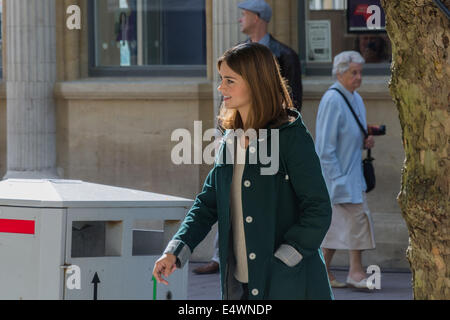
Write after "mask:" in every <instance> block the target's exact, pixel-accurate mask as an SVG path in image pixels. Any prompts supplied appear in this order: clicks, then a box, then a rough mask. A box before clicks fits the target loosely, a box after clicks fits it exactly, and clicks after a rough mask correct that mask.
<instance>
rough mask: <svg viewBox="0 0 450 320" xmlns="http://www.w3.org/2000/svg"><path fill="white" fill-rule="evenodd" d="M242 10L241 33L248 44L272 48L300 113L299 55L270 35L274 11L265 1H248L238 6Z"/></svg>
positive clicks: (300, 81)
mask: <svg viewBox="0 0 450 320" xmlns="http://www.w3.org/2000/svg"><path fill="white" fill-rule="evenodd" d="M238 8H240V9H242V16H241V18H240V19H239V24H240V26H241V32H243V33H245V34H246V35H248V37H249V38H248V39H247V42H258V43H260V44H263V45H265V46H267V47H269V48H270V50H271V51H272V53H273V54H274V55H275V56H276V57H277V59H278V63H279V64H280V69H281V75H282V76H283V77H284V78H285V79H286V80H287V81H288V85H289V87H290V88H291V90H292V92H291V98H292V100H293V102H294V106H295V107H296V108H297V110H298V111H301V107H302V93H303V92H302V91H303V88H302V77H301V75H302V71H301V66H300V59H299V57H298V55H297V53H296V52H295V51H294V50H292V49H291V48H289V47H288V46H286V45H284V44H282V43H281V42H279V41H277V40H276V39H275V38H274V37H273V36H272V35H271V34H269V33H268V24H269V22H270V19H271V18H272V9H271V8H270V6H269V5H268V4H267V2H265V1H264V0H246V1H243V2H241V3H239V4H238Z"/></svg>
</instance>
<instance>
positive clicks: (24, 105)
mask: <svg viewBox="0 0 450 320" xmlns="http://www.w3.org/2000/svg"><path fill="white" fill-rule="evenodd" d="M6 16H7V17H8V19H7V25H6V26H5V28H6V42H7V50H6V74H5V80H6V96H7V173H6V176H5V177H4V179H8V178H25V179H33V178H57V173H56V139H55V104H54V101H53V86H54V84H55V81H56V34H55V0H32V1H30V0H7V1H6Z"/></svg>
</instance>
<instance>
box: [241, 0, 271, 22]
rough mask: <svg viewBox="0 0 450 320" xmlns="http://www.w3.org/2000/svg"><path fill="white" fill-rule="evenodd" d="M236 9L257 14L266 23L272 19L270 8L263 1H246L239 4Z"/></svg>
mask: <svg viewBox="0 0 450 320" xmlns="http://www.w3.org/2000/svg"><path fill="white" fill-rule="evenodd" d="M238 8H240V9H244V10H248V11H251V12H254V13H256V14H258V15H259V17H260V18H261V19H263V20H264V21H266V22H270V18H272V8H271V7H270V6H269V5H268V4H267V2H265V1H264V0H246V1H244V2H241V3H239V4H238Z"/></svg>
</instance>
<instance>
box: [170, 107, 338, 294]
mask: <svg viewBox="0 0 450 320" xmlns="http://www.w3.org/2000/svg"><path fill="white" fill-rule="evenodd" d="M290 112H291V111H290ZM293 112H295V116H296V120H295V121H293V122H289V123H285V124H283V125H281V126H280V127H279V128H278V130H279V131H278V135H279V164H280V165H279V170H278V173H277V174H275V175H261V171H260V169H261V167H264V166H266V167H268V166H269V165H263V164H262V162H264V161H259V157H258V163H256V164H249V163H248V162H249V161H248V160H247V161H246V165H245V169H244V173H243V177H242V209H243V214H244V217H243V218H244V229H245V239H246V249H247V255H248V256H249V255H250V253H253V255H252V258H248V259H247V260H248V274H249V283H248V288H249V294H248V296H249V299H250V300H253V299H256V300H261V299H333V293H332V291H331V288H330V284H329V281H328V276H327V272H326V267H325V263H324V259H323V256H322V253H321V250H320V245H321V243H322V240H323V238H324V237H325V234H326V232H327V230H328V228H329V226H330V223H331V204H330V198H329V195H328V191H327V188H326V185H325V182H324V179H323V176H322V171H321V167H320V163H319V159H318V157H317V154H316V152H315V148H314V143H313V140H312V138H311V135H310V133H309V132H308V130H307V129H306V127H305V125H304V123H303V121H302V119H301V116H300V114H299V113H298V112H297V111H293ZM273 136H274V135H273V134H270V130H269V133H268V135H267V137H266V139H264V140H265V141H261V139H258V140H255V141H253V142H250V144H249V147H248V148H247V151H246V159H249V152H250V151H249V150H252V152H255V147H256V149H257V150H259V148H257V147H259V146H260V145H261V143H263V142H267V143H268V145H269V146H270V145H271V143H272V140H273V141H275V140H276V139H275V138H273V139H272V137H273ZM226 138H227V136H225V137H224V139H223V141H222V144H221V146H220V149H219V153H218V155H219V158H221V157H223V158H221V159H224V160H225V161H222V162H223V163H222V164H220V163H219V162H218V161H216V163H215V165H214V168H213V169H212V170H211V171H210V173H209V174H208V176H207V178H206V181H205V183H204V186H203V189H202V191H201V193H200V194H199V195H198V196H197V197H196V199H195V202H194V205H193V206H192V208H191V209H190V211H189V213H188V214H187V216H186V218H185V220H184V222H183V223H182V225H181V227H180V229H179V230H178V232H177V233H176V235H175V236H174V238H173V240H179V241H178V243H179V246H178V248H177V249H176V250H175V252H180V251H181V250H182V247H183V246H185V245H187V246H189V249H190V251H191V252H192V251H193V250H194V248H195V247H196V246H197V245H198V244H199V243H200V242H201V241H202V240H203V239H204V238H205V236H206V235H207V234H208V232H209V231H210V229H211V227H212V225H213V224H214V223H215V222H216V221H218V232H219V253H220V276H221V289H222V297H223V298H226V297H227V290H228V288H227V283H228V277H232V276H233V275H232V274H230V272H229V263H228V262H229V261H230V259H229V258H230V257H229V255H230V254H233V253H232V252H231V253H230V250H231V249H232V245H230V243H231V241H232V240H231V239H230V237H231V235H232V232H231V220H230V186H231V180H232V176H233V164H226V163H227V162H226V159H227V158H228V157H230V152H229V149H231V148H226V142H225V141H226V140H227V139H226ZM252 147H253V148H252ZM267 149H268V150H271V148H270V147H267ZM231 163H232V162H231ZM247 217H251V218H250V219H247ZM249 221H250V223H249ZM281 244H288V245H291V246H292V247H294V248H295V249H297V251H298V252H300V253H301V255H302V256H303V259H302V260H301V261H300V262H299V263H298V264H297V265H296V266H294V267H288V266H287V265H286V264H284V263H283V262H282V261H281V260H279V259H278V258H276V257H275V256H274V253H275V251H276V250H277V249H278V248H279V246H280V245H281ZM175 254H176V253H175Z"/></svg>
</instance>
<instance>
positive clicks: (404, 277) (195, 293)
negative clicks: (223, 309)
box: [188, 262, 413, 300]
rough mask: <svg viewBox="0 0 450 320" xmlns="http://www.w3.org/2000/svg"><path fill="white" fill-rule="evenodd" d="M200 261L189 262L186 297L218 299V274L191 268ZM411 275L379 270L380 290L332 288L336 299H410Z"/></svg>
mask: <svg viewBox="0 0 450 320" xmlns="http://www.w3.org/2000/svg"><path fill="white" fill-rule="evenodd" d="M200 265H202V263H194V262H191V263H189V279H188V299H189V300H220V279H219V274H218V273H216V274H209V275H196V274H195V273H193V272H192V270H193V269H194V268H196V267H198V266H200ZM333 274H334V275H335V276H336V278H337V279H338V280H339V281H342V282H345V279H346V277H347V270H343V269H335V270H333ZM411 280H412V276H411V273H410V272H402V271H391V270H389V272H383V270H381V289H380V290H370V291H369V290H358V289H351V288H341V289H333V293H334V297H335V299H336V300H412V298H413V295H412V288H411Z"/></svg>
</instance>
